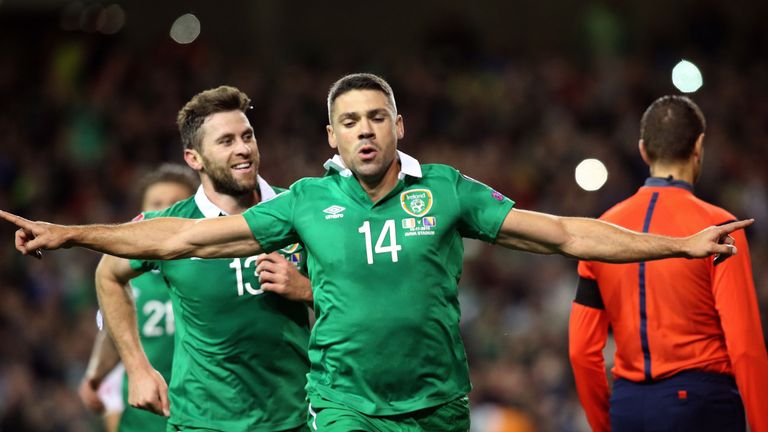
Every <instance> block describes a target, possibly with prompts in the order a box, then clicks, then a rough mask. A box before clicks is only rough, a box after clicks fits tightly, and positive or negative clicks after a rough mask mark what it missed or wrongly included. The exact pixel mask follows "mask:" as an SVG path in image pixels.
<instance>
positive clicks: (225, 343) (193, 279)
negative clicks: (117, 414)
mask: <svg viewBox="0 0 768 432" xmlns="http://www.w3.org/2000/svg"><path fill="white" fill-rule="evenodd" d="M249 107H250V100H249V99H248V97H247V96H246V95H245V94H243V93H242V92H240V91H239V90H237V89H235V88H232V87H219V88H217V89H213V90H209V91H205V92H202V93H200V94H198V95H196V96H195V97H194V98H192V100H191V101H190V102H189V103H188V104H187V105H185V106H184V107H183V108H182V109H181V111H180V112H179V117H178V125H179V130H180V133H181V136H182V141H183V143H184V146H185V148H184V157H185V160H186V162H187V164H188V165H189V166H190V167H192V168H193V169H195V170H196V171H198V173H199V175H200V180H201V186H200V188H199V189H198V190H197V193H196V194H194V196H193V197H191V198H189V199H186V200H183V201H180V202H178V203H176V204H175V205H173V206H171V207H170V208H168V209H165V210H163V211H159V212H148V213H142V214H141V215H140V216H138V217H137V219H151V218H154V217H158V216H175V217H183V218H187V219H205V218H217V217H219V216H220V215H224V214H238V213H242V212H243V211H244V210H246V209H247V208H249V207H251V206H253V205H255V204H258V203H259V202H264V201H267V200H269V199H271V198H272V197H274V196H275V195H276V193H277V192H276V190H275V189H273V188H272V187H271V186H269V185H268V184H267V183H266V182H265V181H264V180H263V179H262V178H261V177H260V176H258V166H259V160H260V158H259V152H258V147H257V144H256V139H255V138H254V136H253V129H252V128H251V125H250V123H249V121H248V119H247V118H246V116H245V111H246V110H247V109H248V108H249ZM278 191H279V190H278ZM286 246H287V247H286V248H284V250H283V251H282V255H281V254H278V253H275V254H271V255H267V256H263V257H257V256H256V255H255V254H254V255H253V256H249V257H243V259H241V258H235V259H216V260H201V259H198V258H196V257H192V258H190V259H185V260H174V261H167V262H158V261H136V260H134V261H128V260H125V259H120V258H115V257H111V256H105V257H104V259H103V260H102V262H101V263H100V265H99V267H98V269H97V281H98V284H97V287H98V293H99V297H100V300H101V303H102V307H103V309H104V315H105V317H106V319H107V324H108V326H109V327H110V331H111V332H112V334H113V335H115V337H116V342H117V346H118V348H119V349H120V353H121V357H122V358H123V360H124V362H125V365H126V370H127V372H128V376H129V380H128V383H129V385H130V403H131V405H134V406H139V407H146V404H147V401H165V395H166V389H165V384H164V383H163V382H161V381H160V380H157V379H156V377H154V376H153V374H154V372H153V371H152V370H151V369H149V364H147V363H146V359H145V358H143V353H142V352H141V350H140V348H139V346H137V344H136V341H135V339H134V338H135V335H133V332H135V325H133V324H130V325H127V324H126V322H125V318H126V317H125V310H126V308H128V307H130V303H128V300H127V299H126V297H125V296H124V295H123V292H122V290H121V289H120V288H119V286H121V285H122V284H123V283H124V282H126V281H127V280H128V279H130V278H131V277H134V276H135V275H137V274H140V273H141V272H147V271H154V272H158V274H160V275H161V276H162V278H163V279H164V280H165V281H166V282H167V283H168V285H169V287H170V295H171V300H172V302H173V311H174V312H175V323H176V344H175V347H176V349H175V352H174V358H173V374H172V378H171V381H170V388H169V390H168V397H169V399H170V419H169V421H168V430H187V429H195V430H217V431H227V432H228V431H269V432H273V431H284V430H294V429H296V428H299V427H304V423H305V418H306V401H305V399H306V392H305V390H304V387H305V384H306V373H307V371H308V366H309V363H308V359H307V352H306V350H307V340H308V336H309V325H308V309H307V306H306V304H304V303H303V302H301V300H303V301H311V300H312V298H311V289H310V287H309V281H308V279H307V278H306V277H304V276H303V275H301V274H300V273H299V272H298V270H297V269H296V266H297V265H302V266H303V265H304V263H303V259H304V258H303V257H304V256H305V254H304V252H303V250H302V248H301V247H299V246H298V245H286ZM145 274H147V273H145ZM267 291H279V292H280V293H281V294H282V295H278V294H275V293H274V292H267ZM286 296H287V297H289V298H286ZM141 328H142V324H141V323H139V329H141ZM144 349H145V351H146V353H147V355H148V356H150V354H151V353H150V351H149V349H148V347H147V346H145V347H144ZM150 363H151V356H150ZM163 404H164V405H166V406H165V407H164V408H163V410H162V411H164V413H165V414H166V415H168V414H169V412H168V407H167V403H165V402H163ZM147 414H148V415H150V416H154V414H151V413H147ZM155 417H158V418H162V417H159V416H155ZM126 430H128V429H127V428H126ZM130 430H134V429H130ZM145 430H157V429H156V428H151V429H145Z"/></svg>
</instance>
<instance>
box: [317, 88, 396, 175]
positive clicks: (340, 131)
mask: <svg viewBox="0 0 768 432" xmlns="http://www.w3.org/2000/svg"><path fill="white" fill-rule="evenodd" d="M326 130H327V132H328V144H330V146H331V148H334V149H337V150H338V152H339V155H341V158H342V160H344V163H345V164H346V165H347V168H349V169H350V170H351V171H352V172H353V173H354V174H355V176H357V178H358V179H360V180H361V181H363V182H365V183H369V184H371V183H378V182H380V181H381V179H382V178H384V176H385V175H386V174H387V173H389V172H391V171H393V170H394V172H395V175H396V174H397V169H398V168H397V140H399V139H401V138H402V137H403V135H404V128H403V119H402V117H401V116H399V115H397V114H396V112H395V108H394V107H393V106H392V104H391V103H390V100H389V98H387V96H386V95H385V94H384V93H382V92H380V91H378V90H350V91H348V92H346V93H343V94H341V95H340V96H338V97H337V98H336V99H335V100H334V102H333V105H332V107H331V124H330V125H328V126H327V127H326Z"/></svg>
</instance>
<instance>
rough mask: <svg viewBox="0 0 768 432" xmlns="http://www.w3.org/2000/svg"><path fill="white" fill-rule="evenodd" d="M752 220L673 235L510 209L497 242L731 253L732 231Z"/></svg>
mask: <svg viewBox="0 0 768 432" xmlns="http://www.w3.org/2000/svg"><path fill="white" fill-rule="evenodd" d="M753 222H754V220H753V219H748V220H744V221H738V222H733V223H730V224H726V225H722V226H712V227H709V228H706V229H704V230H702V231H700V232H699V233H697V234H694V235H692V236H689V237H685V238H673V237H664V236H659V235H653V234H643V233H637V232H634V231H630V230H627V229H624V228H621V227H619V226H616V225H613V224H610V223H607V222H603V221H600V220H596V219H588V218H574V217H558V216H553V215H548V214H545V213H537V212H532V211H527V210H512V211H510V212H509V213H508V214H507V217H506V218H505V219H504V222H503V223H502V226H501V229H500V230H499V235H498V237H497V239H496V243H498V244H500V245H502V246H506V247H509V248H512V249H520V250H524V251H528V252H535V253H543V254H554V253H558V254H561V255H566V256H571V257H575V258H578V259H583V260H592V261H605V262H614V263H622V262H635V261H648V260H656V259H663V258H674V257H681V258H703V257H706V256H709V255H715V254H719V255H721V256H726V257H727V256H730V255H733V254H735V253H736V248H735V247H734V246H733V245H732V242H733V240H732V239H731V238H730V237H729V236H728V234H729V233H731V232H733V231H735V230H738V229H742V228H744V227H747V226H749V225H751V224H752V223H753Z"/></svg>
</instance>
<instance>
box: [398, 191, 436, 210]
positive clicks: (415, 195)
mask: <svg viewBox="0 0 768 432" xmlns="http://www.w3.org/2000/svg"><path fill="white" fill-rule="evenodd" d="M400 205H401V206H402V207H403V210H405V212H406V213H408V214H409V215H411V216H416V217H419V216H424V215H425V214H427V213H429V210H430V209H432V191H430V190H429V189H411V190H409V191H405V192H403V193H401V194H400Z"/></svg>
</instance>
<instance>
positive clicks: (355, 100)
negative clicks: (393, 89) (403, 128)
mask: <svg viewBox="0 0 768 432" xmlns="http://www.w3.org/2000/svg"><path fill="white" fill-rule="evenodd" d="M376 109H390V110H391V109H392V104H391V103H390V102H389V98H388V97H387V95H385V94H384V93H383V92H381V91H379V90H350V91H348V92H346V93H344V94H342V95H340V96H338V97H337V98H336V100H335V101H333V113H334V116H339V115H342V114H345V113H364V112H368V111H371V110H376Z"/></svg>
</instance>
